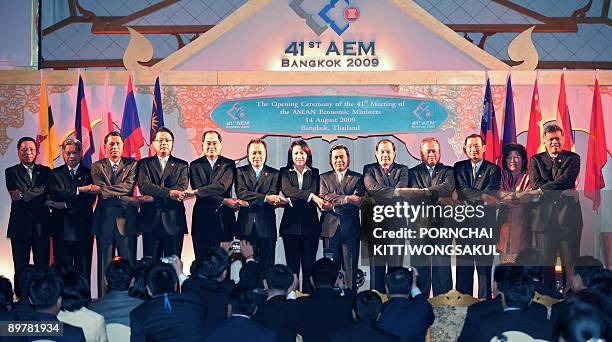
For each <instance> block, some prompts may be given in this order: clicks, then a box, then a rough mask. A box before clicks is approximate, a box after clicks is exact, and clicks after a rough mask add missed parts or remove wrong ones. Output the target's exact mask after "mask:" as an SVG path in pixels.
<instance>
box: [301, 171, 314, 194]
mask: <svg viewBox="0 0 612 342" xmlns="http://www.w3.org/2000/svg"><path fill="white" fill-rule="evenodd" d="M311 182H312V169H309V170H308V171H305V172H304V179H303V180H302V189H309V188H310V183H311Z"/></svg>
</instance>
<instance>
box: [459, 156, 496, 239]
mask: <svg viewBox="0 0 612 342" xmlns="http://www.w3.org/2000/svg"><path fill="white" fill-rule="evenodd" d="M453 174H454V176H455V188H456V189H457V195H458V196H457V199H458V200H459V201H465V202H467V203H468V204H470V205H472V206H477V205H484V201H483V200H482V199H481V195H482V194H485V193H486V194H489V195H492V196H496V195H497V192H498V191H499V188H500V184H501V169H500V168H499V166H497V165H495V164H493V163H490V162H488V161H486V160H483V161H482V164H481V165H480V168H479V169H478V173H477V174H476V179H475V180H474V183H472V177H473V176H472V161H471V160H469V159H467V160H462V161H459V162H456V163H455V165H454V167H453ZM467 221H469V222H467ZM461 223H462V225H461V227H478V228H493V233H494V236H493V237H492V238H482V239H476V238H474V239H469V242H470V244H475V245H477V244H495V243H497V240H498V239H499V237H498V235H499V226H498V223H497V208H495V206H485V207H484V216H483V217H482V218H478V217H473V218H470V219H466V221H464V222H457V223H456V224H461ZM460 240H465V239H460ZM463 244H465V243H463Z"/></svg>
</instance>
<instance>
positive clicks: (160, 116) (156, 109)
mask: <svg viewBox="0 0 612 342" xmlns="http://www.w3.org/2000/svg"><path fill="white" fill-rule="evenodd" d="M163 126H164V108H163V107H162V99H161V88H160V86H159V76H158V77H157V79H155V87H154V90H153V110H152V113H151V131H150V133H149V156H152V155H154V154H155V150H154V149H153V139H155V132H156V131H157V129H159V128H160V127H163Z"/></svg>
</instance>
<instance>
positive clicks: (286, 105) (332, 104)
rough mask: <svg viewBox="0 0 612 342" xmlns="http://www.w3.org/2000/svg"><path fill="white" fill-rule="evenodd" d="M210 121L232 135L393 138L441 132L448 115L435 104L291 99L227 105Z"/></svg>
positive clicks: (403, 99) (365, 99) (428, 101)
mask: <svg viewBox="0 0 612 342" xmlns="http://www.w3.org/2000/svg"><path fill="white" fill-rule="evenodd" d="M211 118H212V120H213V121H215V122H216V123H217V124H218V125H219V127H221V128H222V129H225V130H226V131H230V132H245V133H247V132H249V133H268V134H296V133H304V134H347V133H348V134H359V133H364V134H391V133H411V132H414V133H416V132H426V131H433V130H436V129H438V128H439V127H440V125H442V124H443V123H444V121H446V119H447V118H448V113H447V112H446V110H445V109H444V107H443V106H442V105H441V104H440V103H439V102H438V101H436V100H432V99H419V98H408V97H389V96H386V97H385V96H289V97H267V98H249V99H240V100H228V101H225V102H222V103H221V104H219V106H217V107H216V108H215V109H214V110H213V112H212V114H211Z"/></svg>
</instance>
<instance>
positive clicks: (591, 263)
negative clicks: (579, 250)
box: [574, 255, 603, 287]
mask: <svg viewBox="0 0 612 342" xmlns="http://www.w3.org/2000/svg"><path fill="white" fill-rule="evenodd" d="M602 268H603V264H602V263H601V261H599V260H597V259H595V258H594V257H592V256H590V255H583V256H579V257H578V258H576V260H575V261H574V275H579V276H580V278H582V283H583V284H584V287H589V286H590V285H591V278H592V277H593V275H594V274H595V273H596V272H597V270H599V269H602Z"/></svg>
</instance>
